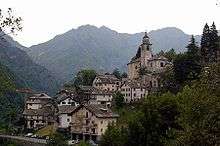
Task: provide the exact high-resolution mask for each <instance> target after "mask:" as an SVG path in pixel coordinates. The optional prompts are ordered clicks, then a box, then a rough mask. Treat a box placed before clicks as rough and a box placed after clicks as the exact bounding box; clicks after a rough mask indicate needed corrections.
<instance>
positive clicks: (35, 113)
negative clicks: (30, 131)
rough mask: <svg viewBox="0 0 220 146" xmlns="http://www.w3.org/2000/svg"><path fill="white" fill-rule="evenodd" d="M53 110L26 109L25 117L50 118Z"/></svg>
mask: <svg viewBox="0 0 220 146" xmlns="http://www.w3.org/2000/svg"><path fill="white" fill-rule="evenodd" d="M52 114H53V110H52V108H51V107H48V106H47V107H43V108H40V109H25V110H24V112H23V115H28V116H48V115H52Z"/></svg>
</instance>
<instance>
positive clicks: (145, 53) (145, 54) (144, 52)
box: [141, 32, 152, 67]
mask: <svg viewBox="0 0 220 146" xmlns="http://www.w3.org/2000/svg"><path fill="white" fill-rule="evenodd" d="M151 45H152V44H151V43H150V40H149V37H148V35H147V32H145V35H144V37H143V40H142V44H141V67H146V66H147V62H148V60H149V59H151V58H152V52H151Z"/></svg>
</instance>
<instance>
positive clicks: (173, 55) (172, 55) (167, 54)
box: [159, 48, 177, 62]
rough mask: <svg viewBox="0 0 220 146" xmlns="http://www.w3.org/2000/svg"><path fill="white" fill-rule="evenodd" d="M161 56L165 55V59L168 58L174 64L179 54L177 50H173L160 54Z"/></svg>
mask: <svg viewBox="0 0 220 146" xmlns="http://www.w3.org/2000/svg"><path fill="white" fill-rule="evenodd" d="M159 55H163V56H164V57H166V58H167V59H168V61H170V62H172V61H173V60H175V58H176V56H177V54H176V52H175V50H174V49H173V48H172V49H170V50H169V51H167V52H160V53H159Z"/></svg>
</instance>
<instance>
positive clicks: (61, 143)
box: [47, 132, 67, 146]
mask: <svg viewBox="0 0 220 146" xmlns="http://www.w3.org/2000/svg"><path fill="white" fill-rule="evenodd" d="M47 145H48V146H67V141H66V139H65V137H64V136H63V135H62V134H61V133H58V132H56V133H54V134H53V135H51V136H50V140H49V141H48V143H47Z"/></svg>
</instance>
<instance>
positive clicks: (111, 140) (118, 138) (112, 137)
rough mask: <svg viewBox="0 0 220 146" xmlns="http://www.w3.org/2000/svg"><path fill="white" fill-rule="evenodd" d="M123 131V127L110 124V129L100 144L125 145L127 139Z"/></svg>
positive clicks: (101, 145)
mask: <svg viewBox="0 0 220 146" xmlns="http://www.w3.org/2000/svg"><path fill="white" fill-rule="evenodd" d="M121 133H122V131H121V129H119V128H117V127H116V126H114V125H108V129H107V130H106V132H105V134H104V135H103V136H102V138H101V141H100V146H123V145H124V142H125V139H123V135H122V134H121Z"/></svg>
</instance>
